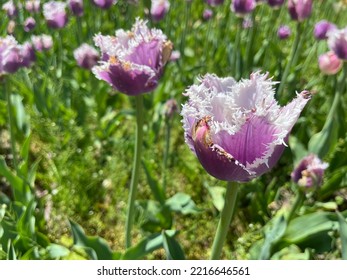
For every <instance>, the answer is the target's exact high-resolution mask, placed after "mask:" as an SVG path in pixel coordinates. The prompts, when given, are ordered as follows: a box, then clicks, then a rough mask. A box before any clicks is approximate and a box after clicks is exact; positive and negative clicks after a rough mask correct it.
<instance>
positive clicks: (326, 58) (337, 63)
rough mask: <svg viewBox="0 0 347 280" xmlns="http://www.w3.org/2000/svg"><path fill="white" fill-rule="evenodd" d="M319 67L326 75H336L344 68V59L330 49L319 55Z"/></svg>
mask: <svg viewBox="0 0 347 280" xmlns="http://www.w3.org/2000/svg"><path fill="white" fill-rule="evenodd" d="M318 65H319V69H320V70H321V71H322V73H324V74H326V75H335V74H336V73H337V72H339V71H340V69H341V68H342V65H343V63H342V60H341V59H339V58H338V57H337V55H336V54H335V53H334V52H332V51H329V52H327V53H324V54H322V55H320V56H319V58H318Z"/></svg>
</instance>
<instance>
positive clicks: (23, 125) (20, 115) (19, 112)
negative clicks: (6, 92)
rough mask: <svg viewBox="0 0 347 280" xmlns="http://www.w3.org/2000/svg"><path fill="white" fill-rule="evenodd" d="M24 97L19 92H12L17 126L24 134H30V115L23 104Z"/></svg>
mask: <svg viewBox="0 0 347 280" xmlns="http://www.w3.org/2000/svg"><path fill="white" fill-rule="evenodd" d="M22 100H23V97H21V96H20V95H18V94H11V104H12V107H13V109H14V111H15V120H16V124H17V128H18V129H19V131H21V132H22V133H23V135H25V136H28V135H29V132H30V122H29V119H28V116H27V115H26V113H25V110H24V105H23V102H22Z"/></svg>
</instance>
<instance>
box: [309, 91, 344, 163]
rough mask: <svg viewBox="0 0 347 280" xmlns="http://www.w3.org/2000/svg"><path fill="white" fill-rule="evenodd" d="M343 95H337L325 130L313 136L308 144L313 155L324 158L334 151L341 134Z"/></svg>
mask: <svg viewBox="0 0 347 280" xmlns="http://www.w3.org/2000/svg"><path fill="white" fill-rule="evenodd" d="M340 95H341V94H335V97H334V101H333V104H332V106H331V108H330V111H329V114H328V116H327V119H326V121H325V124H324V126H323V129H322V130H321V131H320V132H318V133H316V134H315V135H313V136H312V137H311V139H310V141H309V143H308V150H309V151H310V152H311V153H314V154H316V155H318V157H320V158H323V157H324V156H325V155H326V154H328V153H329V152H330V151H332V150H333V149H334V148H335V146H336V143H337V141H338V132H339V126H340V124H339V123H340V122H339V114H340V113H339V112H340V111H341V110H343V109H342V107H341V103H342V102H340V101H341V98H340Z"/></svg>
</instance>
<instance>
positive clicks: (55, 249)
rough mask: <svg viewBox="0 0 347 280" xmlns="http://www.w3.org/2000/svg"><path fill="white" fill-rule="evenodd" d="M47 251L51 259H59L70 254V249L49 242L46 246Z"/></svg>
mask: <svg viewBox="0 0 347 280" xmlns="http://www.w3.org/2000/svg"><path fill="white" fill-rule="evenodd" d="M46 250H47V253H48V255H49V257H50V258H51V259H61V258H63V257H66V256H68V255H69V254H70V250H69V249H68V248H66V247H64V246H62V245H59V244H54V243H52V244H50V245H49V246H48V247H47V248H46Z"/></svg>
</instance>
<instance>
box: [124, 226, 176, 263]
mask: <svg viewBox="0 0 347 280" xmlns="http://www.w3.org/2000/svg"><path fill="white" fill-rule="evenodd" d="M165 233H166V234H167V235H168V236H169V237H173V236H175V234H176V231H175V230H166V231H165ZM163 242H164V240H163V235H162V234H161V233H154V234H151V235H149V236H148V237H146V238H144V239H143V240H141V241H140V242H139V243H138V244H136V245H135V246H133V247H131V248H129V249H128V250H126V252H125V253H124V255H123V258H122V259H123V260H139V259H141V258H143V257H144V256H146V255H147V254H149V253H151V252H153V251H154V250H157V249H159V248H162V247H163Z"/></svg>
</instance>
